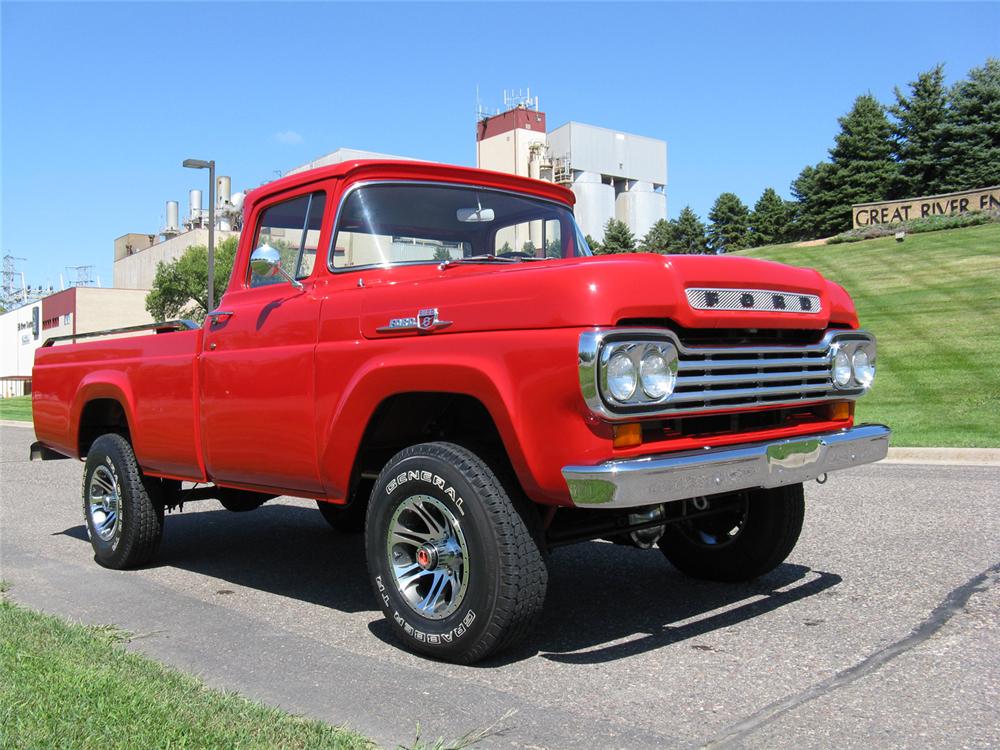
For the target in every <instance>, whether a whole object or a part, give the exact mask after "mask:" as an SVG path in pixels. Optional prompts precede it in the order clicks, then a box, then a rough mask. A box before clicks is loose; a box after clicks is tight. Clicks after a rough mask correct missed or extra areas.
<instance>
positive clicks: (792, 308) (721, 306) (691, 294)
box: [684, 288, 822, 314]
mask: <svg viewBox="0 0 1000 750" xmlns="http://www.w3.org/2000/svg"><path fill="white" fill-rule="evenodd" d="M684 293H685V294H686V295H687V301H688V304H689V305H691V307H693V308H694V309H695V310H759V311H762V312H786V313H809V314H816V313H818V312H820V311H821V310H822V305H821V304H820V300H819V297H818V296H816V295H815V294H799V293H797V292H780V291H774V290H772V289H701V288H693V289H686V290H685V292H684Z"/></svg>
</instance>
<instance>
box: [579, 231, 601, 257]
mask: <svg viewBox="0 0 1000 750" xmlns="http://www.w3.org/2000/svg"><path fill="white" fill-rule="evenodd" d="M583 239H584V240H585V241H586V242H587V247H589V248H590V252H592V253H593V254H594V255H600V254H601V253H603V252H604V248H603V247H601V243H600V242H598V241H597V240H595V239H594V238H593V237H591V236H590V235H589V234H588V235H587V236H586V237H584V238H583Z"/></svg>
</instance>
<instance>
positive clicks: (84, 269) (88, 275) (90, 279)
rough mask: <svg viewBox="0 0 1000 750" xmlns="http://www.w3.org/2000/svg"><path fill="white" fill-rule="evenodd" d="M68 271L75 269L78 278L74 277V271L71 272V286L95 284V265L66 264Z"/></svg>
mask: <svg viewBox="0 0 1000 750" xmlns="http://www.w3.org/2000/svg"><path fill="white" fill-rule="evenodd" d="M66 270H67V271H73V272H74V273H75V275H76V278H75V279H74V278H73V275H74V274H73V273H71V274H69V277H70V282H69V285H70V286H93V285H94V267H93V266H66Z"/></svg>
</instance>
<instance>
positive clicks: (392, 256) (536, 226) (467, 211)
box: [330, 183, 591, 269]
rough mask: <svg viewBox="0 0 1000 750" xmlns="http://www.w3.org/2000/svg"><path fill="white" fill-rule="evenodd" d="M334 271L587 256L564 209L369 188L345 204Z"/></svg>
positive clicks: (505, 196)
mask: <svg viewBox="0 0 1000 750" xmlns="http://www.w3.org/2000/svg"><path fill="white" fill-rule="evenodd" d="M332 250H333V252H331V254H330V256H331V258H332V259H333V261H332V263H331V266H332V267H333V268H335V269H336V268H358V267H361V266H385V265H391V264H395V263H428V262H445V261H455V262H461V261H462V259H463V258H483V257H486V256H495V257H500V258H506V259H509V260H543V259H545V258H570V257H577V256H581V255H590V254H591V253H590V248H589V247H587V243H586V241H585V240H584V239H583V235H582V234H581V232H580V230H579V229H578V228H577V226H576V222H575V221H574V220H573V214H572V212H571V211H570V210H569V209H568V208H567V207H566V206H564V205H560V204H558V203H550V202H548V201H545V200H541V199H535V198H529V197H526V196H523V195H518V194H514V193H505V192H500V191H495V190H485V189H482V188H473V187H452V186H441V185H430V184H428V185H420V184H406V185H400V184H393V183H387V184H381V185H380V184H376V185H366V186H363V187H360V188H357V189H356V190H354V191H352V192H351V193H350V194H349V195H348V196H347V199H346V200H345V201H344V203H343V205H342V207H341V210H340V215H339V219H338V221H337V231H336V234H335V235H334V238H333V248H332Z"/></svg>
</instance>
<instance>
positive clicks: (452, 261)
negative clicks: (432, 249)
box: [438, 253, 551, 271]
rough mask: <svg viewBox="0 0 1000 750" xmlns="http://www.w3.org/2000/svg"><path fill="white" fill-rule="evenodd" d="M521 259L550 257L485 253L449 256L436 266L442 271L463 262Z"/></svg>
mask: <svg viewBox="0 0 1000 750" xmlns="http://www.w3.org/2000/svg"><path fill="white" fill-rule="evenodd" d="M523 260H551V259H550V258H535V257H528V256H523V255H521V256H517V257H510V258H508V257H504V256H502V255H491V254H489V253H487V254H486V255H467V256H465V257H464V258H449V259H448V260H446V261H444V262H443V263H441V265H440V266H438V268H439V269H441V270H442V271H444V270H445V269H447V268H448V267H450V266H459V265H462V264H463V263H520V262H521V261H523Z"/></svg>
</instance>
